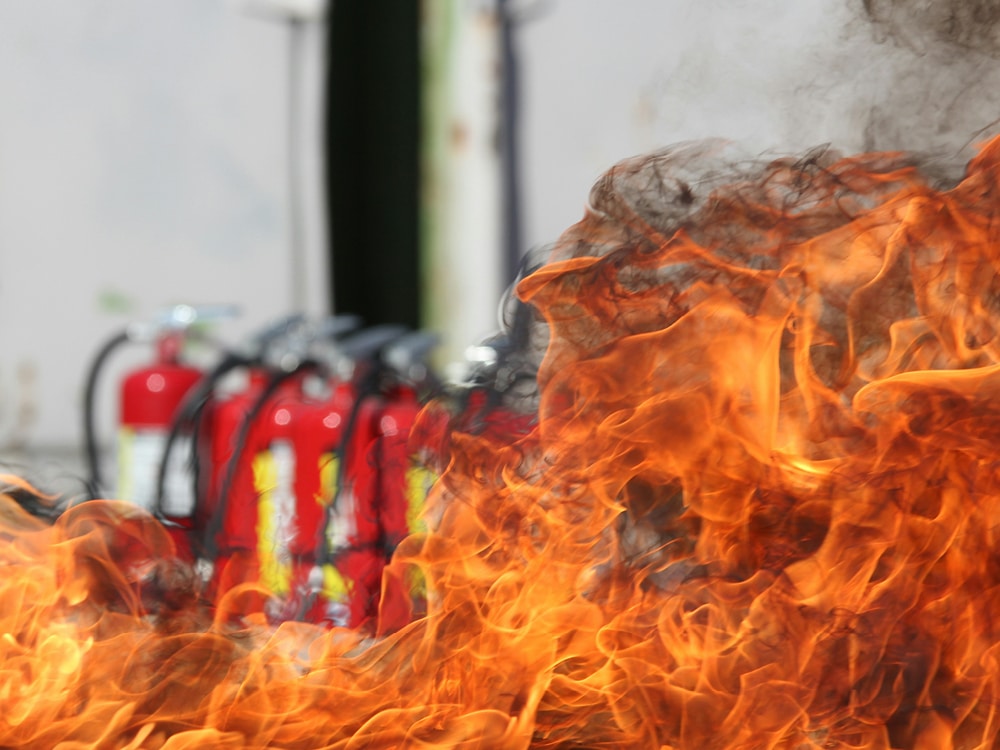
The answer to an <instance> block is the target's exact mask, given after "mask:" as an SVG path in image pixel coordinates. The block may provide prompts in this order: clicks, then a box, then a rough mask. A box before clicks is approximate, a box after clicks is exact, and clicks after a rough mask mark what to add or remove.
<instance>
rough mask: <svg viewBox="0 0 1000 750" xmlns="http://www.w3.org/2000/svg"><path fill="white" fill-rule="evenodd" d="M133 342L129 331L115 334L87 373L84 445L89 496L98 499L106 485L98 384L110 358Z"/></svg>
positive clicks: (84, 399) (84, 398)
mask: <svg viewBox="0 0 1000 750" xmlns="http://www.w3.org/2000/svg"><path fill="white" fill-rule="evenodd" d="M129 341H131V337H130V336H129V334H128V331H127V330H123V331H121V332H120V333H117V334H115V335H114V336H112V337H111V338H110V339H108V341H107V342H105V344H104V346H102V347H101V349H100V351H98V353H97V356H96V357H94V360H93V362H91V365H90V369H89V370H88V372H87V386H86V389H85V391H84V396H83V445H84V450H85V452H86V461H87V480H86V481H87V494H88V495H89V496H90V497H91V499H96V498H97V497H99V496H100V495H101V494H102V487H103V485H104V482H103V478H102V477H101V466H100V464H101V459H100V456H99V455H98V453H99V451H98V447H97V428H96V426H95V424H94V423H95V418H94V411H95V408H94V407H95V402H96V400H97V384H98V383H99V382H100V378H101V371H102V370H103V369H104V365H105V364H106V363H107V361H108V358H109V357H110V356H111V355H112V354H113V353H114V351H115V350H116V349H118V347H120V346H121V345H122V344H126V343H128V342H129Z"/></svg>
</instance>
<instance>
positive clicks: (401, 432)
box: [376, 331, 439, 633]
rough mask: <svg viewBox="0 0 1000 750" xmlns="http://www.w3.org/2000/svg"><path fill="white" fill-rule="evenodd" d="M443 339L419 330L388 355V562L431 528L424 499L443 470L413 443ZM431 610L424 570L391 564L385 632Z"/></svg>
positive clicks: (384, 475)
mask: <svg viewBox="0 0 1000 750" xmlns="http://www.w3.org/2000/svg"><path fill="white" fill-rule="evenodd" d="M438 342H439V339H438V337H437V335H435V334H433V333H430V332H427V331H416V332H414V333H411V334H408V335H407V336H404V337H402V338H401V339H399V340H398V341H396V342H393V344H392V345H391V346H390V347H388V348H387V349H386V351H385V353H384V356H383V359H384V361H385V363H386V365H387V369H388V370H389V372H390V373H391V383H390V385H389V389H388V393H387V396H386V405H385V407H384V408H383V410H382V413H381V415H380V416H379V421H378V435H377V447H376V451H377V463H378V467H379V473H378V479H379V483H378V506H379V521H380V524H381V533H382V547H383V554H384V555H385V559H386V563H387V564H388V563H390V562H391V561H392V557H393V553H394V552H395V550H396V547H397V546H398V545H399V543H400V542H401V541H402V540H403V539H404V538H405V537H407V536H409V535H411V534H417V533H422V532H425V531H426V530H427V527H426V524H425V522H424V518H423V511H424V500H425V499H426V498H427V495H428V493H429V492H430V489H431V486H432V485H433V484H434V482H435V481H436V480H437V473H436V471H435V470H434V469H433V468H432V466H431V465H430V464H429V463H428V462H427V461H426V460H425V458H426V457H424V456H421V455H418V453H419V451H420V447H419V446H414V445H412V444H411V440H410V433H411V429H412V427H413V425H414V423H415V422H416V419H417V415H418V413H419V412H420V410H421V409H422V408H423V404H424V403H425V402H426V400H427V399H428V398H430V397H432V396H433V395H435V394H436V392H437V391H438V388H439V386H438V383H437V380H436V378H435V377H434V376H433V373H432V370H431V368H430V365H429V363H428V356H429V354H430V352H431V351H432V350H433V349H434V347H435V346H437V344H438ZM426 611H427V587H426V581H425V580H424V576H423V573H422V572H421V571H420V570H419V569H418V568H417V567H415V566H412V565H410V566H403V565H389V566H388V567H387V568H386V570H385V573H384V576H383V582H382V597H381V601H380V602H379V612H378V629H379V632H380V633H385V632H392V631H394V630H398V629H399V628H401V627H402V626H403V625H405V624H407V623H408V622H411V621H412V620H414V619H416V618H419V617H421V616H423V615H424V614H426Z"/></svg>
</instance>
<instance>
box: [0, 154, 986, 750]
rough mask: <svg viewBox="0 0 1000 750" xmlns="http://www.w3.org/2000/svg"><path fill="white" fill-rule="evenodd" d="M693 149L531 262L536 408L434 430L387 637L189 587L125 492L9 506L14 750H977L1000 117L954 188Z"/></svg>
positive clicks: (822, 164) (2, 739)
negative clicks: (541, 325)
mask: <svg viewBox="0 0 1000 750" xmlns="http://www.w3.org/2000/svg"><path fill="white" fill-rule="evenodd" d="M702 156H703V154H701V153H696V154H695V155H694V157H692V156H691V155H690V154H688V153H687V152H684V151H674V152H666V153H664V154H660V155H657V156H655V157H652V158H647V159H643V160H638V161H635V162H627V163H624V164H622V165H620V166H618V167H616V168H615V169H613V170H612V171H611V172H609V173H608V175H606V176H605V178H604V179H603V180H602V182H601V183H599V185H598V186H597V188H595V192H594V194H593V196H592V206H591V208H590V209H589V210H588V213H587V215H586V217H585V218H584V220H583V221H582V222H580V223H579V224H578V225H576V226H575V227H573V228H571V229H570V230H569V231H568V232H567V233H566V234H565V235H564V237H563V238H562V239H561V240H560V242H559V244H558V245H557V246H556V248H555V250H554V253H553V259H552V262H551V263H550V264H549V265H547V266H545V267H543V268H542V269H541V270H539V271H538V272H536V273H535V274H533V275H531V276H529V277H528V278H527V279H526V280H524V281H523V282H522V283H521V285H520V287H519V294H520V295H521V297H522V298H523V299H524V300H526V301H527V302H529V303H530V304H532V305H534V306H535V307H536V308H537V309H538V310H539V311H540V313H541V314H542V315H543V316H544V318H545V321H546V322H547V324H548V326H549V330H550V333H551V340H550V343H549V346H548V350H547V352H546V355H545V359H544V361H543V363H542V367H541V369H540V372H539V386H540V405H539V420H538V424H537V427H536V428H535V429H534V430H533V431H531V433H530V434H529V435H527V436H526V437H521V438H518V439H516V440H510V439H504V438H503V437H502V435H500V434H498V433H497V431H492V432H488V433H484V434H478V435H473V434H467V433H461V432H456V433H454V434H453V435H452V436H451V439H450V445H449V451H448V455H449V464H448V466H447V469H446V471H444V473H443V475H442V478H441V480H439V482H438V483H437V484H436V485H435V488H434V490H433V491H432V495H431V498H430V499H429V507H428V518H429V519H431V521H432V522H431V530H430V531H428V532H427V533H426V534H421V535H415V536H412V537H410V538H409V539H407V540H406V541H404V543H403V544H402V545H401V546H400V548H399V549H398V551H397V553H396V558H395V560H394V562H393V569H394V573H393V574H394V575H399V574H401V570H402V569H403V568H405V567H406V566H416V567H418V568H419V569H420V571H421V573H422V575H423V577H424V579H425V580H426V582H427V587H428V596H429V602H428V614H427V616H426V617H425V618H423V619H421V620H419V621H417V622H415V623H413V624H411V625H409V626H408V627H406V628H405V629H403V630H402V631H400V632H398V633H395V634H393V635H392V636H387V637H378V638H374V637H371V636H370V635H367V634H365V633H359V632H351V631H346V630H332V631H321V630H319V629H316V628H313V627H311V626H308V625H303V624H297V623H285V624H283V625H281V626H279V627H277V628H270V627H269V626H268V625H267V622H266V620H265V619H264V618H263V616H251V617H244V618H239V617H237V616H236V614H235V613H237V612H239V611H241V607H239V606H237V605H238V603H239V600H240V599H241V597H244V598H247V599H252V598H253V597H255V596H256V595H257V594H259V593H260V592H258V591H256V590H254V588H253V587H250V586H242V587H237V588H236V589H234V590H232V591H230V592H229V593H228V594H227V599H224V600H223V601H221V602H218V603H215V606H214V607H212V608H206V607H203V606H200V605H199V603H198V602H197V601H196V592H195V588H194V586H193V579H192V578H191V577H190V571H186V570H185V569H184V568H183V567H182V566H181V565H180V564H179V563H176V562H175V561H174V560H173V555H172V548H171V546H170V541H169V537H168V535H167V534H166V533H165V532H164V530H163V529H162V528H160V527H159V526H158V525H157V524H156V523H155V522H153V521H152V520H151V519H150V518H148V517H146V516H143V515H142V514H141V513H140V512H139V511H138V510H136V509H134V508H131V507H128V506H126V505H124V504H118V503H110V502H101V503H88V504H84V505H80V506H78V507H74V508H72V509H70V510H69V511H68V512H67V513H65V514H64V515H63V516H62V517H61V518H60V519H59V520H58V521H57V522H56V523H55V525H54V526H51V527H50V526H47V525H44V524H42V523H41V522H39V521H37V520H36V519H34V518H32V517H31V516H29V515H27V514H26V513H24V512H23V511H21V509H20V506H18V505H17V503H15V502H13V501H12V500H10V499H9V498H6V499H4V500H3V501H2V502H0V534H2V537H3V543H2V544H0V565H2V566H3V576H0V653H2V656H3V658H2V661H0V664H2V672H0V705H2V706H3V707H4V710H3V711H2V712H0V746H4V747H39V748H43V747H44V748H49V747H57V746H58V747H65V748H88V747H100V748H105V747H115V748H140V747H142V748H161V747H162V748H171V749H175V748H189V747H190V748H195V747H198V748H201V747H224V748H244V747H246V748H343V749H344V750H348V749H351V750H353V749H354V748H395V747H412V748H528V747H533V748H584V747H586V748H746V749H750V748H754V749H757V748H872V749H879V750H881V749H888V748H927V749H931V748H933V749H935V750H937V749H939V748H954V749H956V750H958V749H959V748H963V749H964V748H983V749H985V748H992V747H993V746H994V745H995V743H996V742H997V740H998V733H1000V711H998V708H1000V654H998V648H1000V645H998V644H1000V586H998V584H1000V553H998V549H1000V547H998V541H1000V540H998V539H997V538H996V537H997V535H998V532H997V528H998V523H1000V469H998V467H1000V462H998V460H997V456H998V448H997V446H998V444H1000V337H998V336H997V328H996V327H997V321H998V319H1000V318H998V315H1000V222H998V221H997V219H996V217H997V216H998V215H1000V213H998V208H1000V141H996V142H993V143H990V144H987V146H986V147H985V148H984V149H983V151H982V152H981V154H980V155H979V157H978V158H977V159H975V160H974V161H973V162H972V163H971V164H970V165H969V170H968V175H967V177H966V179H965V180H964V181H962V182H961V183H960V184H959V185H958V186H956V187H955V188H953V189H951V190H944V191H939V190H935V189H933V188H932V187H930V186H929V185H927V184H926V183H925V182H924V181H923V180H922V179H921V177H920V175H919V173H918V171H917V170H916V169H914V168H912V167H910V166H907V165H906V164H905V162H904V160H903V159H902V158H901V157H899V156H898V155H886V154H881V155H867V156H861V157H856V158H851V159H839V160H837V159H835V158H833V157H831V156H829V155H827V154H818V155H813V156H812V157H810V158H808V159H806V160H802V161H799V162H791V161H777V162H774V163H772V164H770V165H768V166H767V167H765V168H764V169H763V170H762V171H760V172H759V173H757V174H755V175H753V176H752V179H751V176H750V175H746V176H745V177H744V178H743V179H740V180H729V181H728V182H727V181H720V179H719V178H718V177H717V176H714V175H711V174H709V175H707V176H704V177H703V179H702V181H701V182H698V183H694V182H692V181H690V180H689V179H688V178H687V177H684V176H683V175H685V174H686V173H687V172H688V171H689V163H690V161H691V160H692V158H695V157H697V158H701V157H702ZM429 415H430V412H429V413H428V417H427V418H429Z"/></svg>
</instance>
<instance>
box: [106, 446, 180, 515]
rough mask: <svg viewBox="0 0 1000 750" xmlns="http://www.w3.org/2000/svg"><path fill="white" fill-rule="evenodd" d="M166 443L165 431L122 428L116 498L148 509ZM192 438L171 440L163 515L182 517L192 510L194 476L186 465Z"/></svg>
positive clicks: (153, 493) (151, 502)
mask: <svg viewBox="0 0 1000 750" xmlns="http://www.w3.org/2000/svg"><path fill="white" fill-rule="evenodd" d="M166 443H167V433H166V431H165V430H158V429H154V428H129V427H123V428H122V429H121V430H120V431H119V433H118V493H117V494H118V497H119V498H120V499H122V500H131V501H132V502H133V503H135V504H136V505H138V506H140V507H142V508H145V509H146V510H148V511H153V510H154V505H155V503H156V480H157V477H158V476H159V472H160V462H161V461H162V460H163V449H164V447H165V446H166ZM190 455H191V438H190V437H189V436H183V437H180V438H178V439H177V440H176V441H175V442H174V446H173V449H172V450H171V451H170V459H169V461H168V462H167V469H166V474H165V475H164V482H163V507H162V508H161V510H162V512H163V514H164V515H167V516H174V517H177V518H185V517H187V516H190V515H191V513H192V512H193V511H194V488H193V487H192V482H193V478H192V475H191V471H190V469H189V467H188V457H189V456H190Z"/></svg>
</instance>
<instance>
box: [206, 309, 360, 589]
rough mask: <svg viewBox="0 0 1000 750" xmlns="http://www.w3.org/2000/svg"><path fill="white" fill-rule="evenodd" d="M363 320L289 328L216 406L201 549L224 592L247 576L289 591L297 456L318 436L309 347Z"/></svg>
mask: <svg viewBox="0 0 1000 750" xmlns="http://www.w3.org/2000/svg"><path fill="white" fill-rule="evenodd" d="M358 325H359V319H358V318H357V316H353V315H342V316H337V317H334V318H330V319H327V320H326V321H324V322H323V323H322V324H320V325H319V326H318V327H314V326H310V325H307V324H306V323H305V321H304V320H303V321H297V322H296V324H295V325H292V326H286V328H285V330H284V331H283V334H282V337H281V338H280V339H276V340H270V341H269V343H268V347H269V349H270V351H269V352H267V353H265V354H264V355H263V356H262V359H261V360H260V361H259V362H258V363H256V366H254V367H251V368H250V372H249V384H248V387H247V388H246V389H245V390H244V391H243V392H241V393H237V394H235V395H234V396H233V397H231V398H230V399H229V400H228V401H226V402H224V403H222V404H220V406H219V407H218V408H217V410H216V415H215V418H214V420H213V424H214V434H213V439H212V446H213V463H214V464H215V465H216V466H217V467H218V470H217V471H216V472H215V476H216V487H215V488H214V489H213V494H212V497H214V498H216V499H215V500H214V501H213V502H212V503H211V504H210V506H209V513H208V519H207V523H206V533H205V537H204V544H203V546H202V551H203V560H204V563H203V564H210V566H211V568H212V571H213V573H215V574H218V575H217V578H216V581H215V583H216V586H215V588H216V589H217V590H220V591H221V590H225V589H227V588H230V587H232V586H233V585H236V584H238V583H242V582H246V581H260V582H262V583H264V584H265V585H266V586H267V587H269V588H271V589H272V591H275V590H277V591H280V590H282V588H283V585H284V584H283V581H284V579H285V578H286V573H287V568H288V552H287V549H288V544H289V538H290V537H292V536H295V535H297V533H298V532H297V531H296V530H295V524H296V522H295V504H296V493H297V492H298V490H297V488H296V485H297V482H296V480H295V479H294V478H295V477H296V476H297V474H296V466H297V465H298V463H299V462H300V461H299V459H298V454H299V453H300V452H301V451H302V450H303V446H304V445H305V444H306V443H308V442H309V441H310V439H311V438H310V431H309V429H308V425H306V424H305V423H304V420H303V417H304V415H305V413H306V411H307V409H308V408H309V407H311V405H312V402H313V401H314V400H315V399H314V398H313V397H311V396H309V395H307V393H306V385H307V384H308V383H310V382H311V381H310V378H314V377H315V376H316V373H317V372H318V370H319V369H320V363H319V360H318V359H317V358H316V356H315V355H313V354H311V353H310V352H309V349H310V348H311V347H313V346H314V344H316V343H322V342H327V341H335V340H337V339H338V338H340V337H342V336H343V335H344V334H345V333H346V332H348V331H351V330H354V329H356V328H357V327H358ZM273 603H274V602H273V601H271V602H269V604H271V605H272V607H273Z"/></svg>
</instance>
